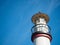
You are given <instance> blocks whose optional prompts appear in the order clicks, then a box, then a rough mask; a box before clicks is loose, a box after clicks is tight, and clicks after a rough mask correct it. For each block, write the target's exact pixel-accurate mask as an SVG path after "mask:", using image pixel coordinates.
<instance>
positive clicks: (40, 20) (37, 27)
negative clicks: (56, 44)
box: [31, 12, 52, 45]
mask: <svg viewBox="0 0 60 45" xmlns="http://www.w3.org/2000/svg"><path fill="white" fill-rule="evenodd" d="M31 19H32V22H33V23H34V26H33V27H32V29H31V31H32V36H31V40H32V42H33V43H34V45H51V44H50V43H51V40H52V36H51V32H50V30H51V29H50V27H49V25H47V23H48V21H49V17H48V15H46V14H44V13H41V12H39V13H36V14H35V15H33V16H32V18H31Z"/></svg>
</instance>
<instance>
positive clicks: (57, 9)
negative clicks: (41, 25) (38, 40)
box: [0, 0, 60, 45]
mask: <svg viewBox="0 0 60 45" xmlns="http://www.w3.org/2000/svg"><path fill="white" fill-rule="evenodd" d="M39 11H40V12H42V13H46V14H48V16H49V17H50V21H49V22H48V25H49V26H50V27H51V34H52V37H53V39H52V42H51V45H60V0H0V45H34V44H33V43H32V42H31V34H32V33H31V28H32V26H33V25H34V24H33V23H32V22H31V17H32V16H33V15H34V14H36V13H38V12H39Z"/></svg>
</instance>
